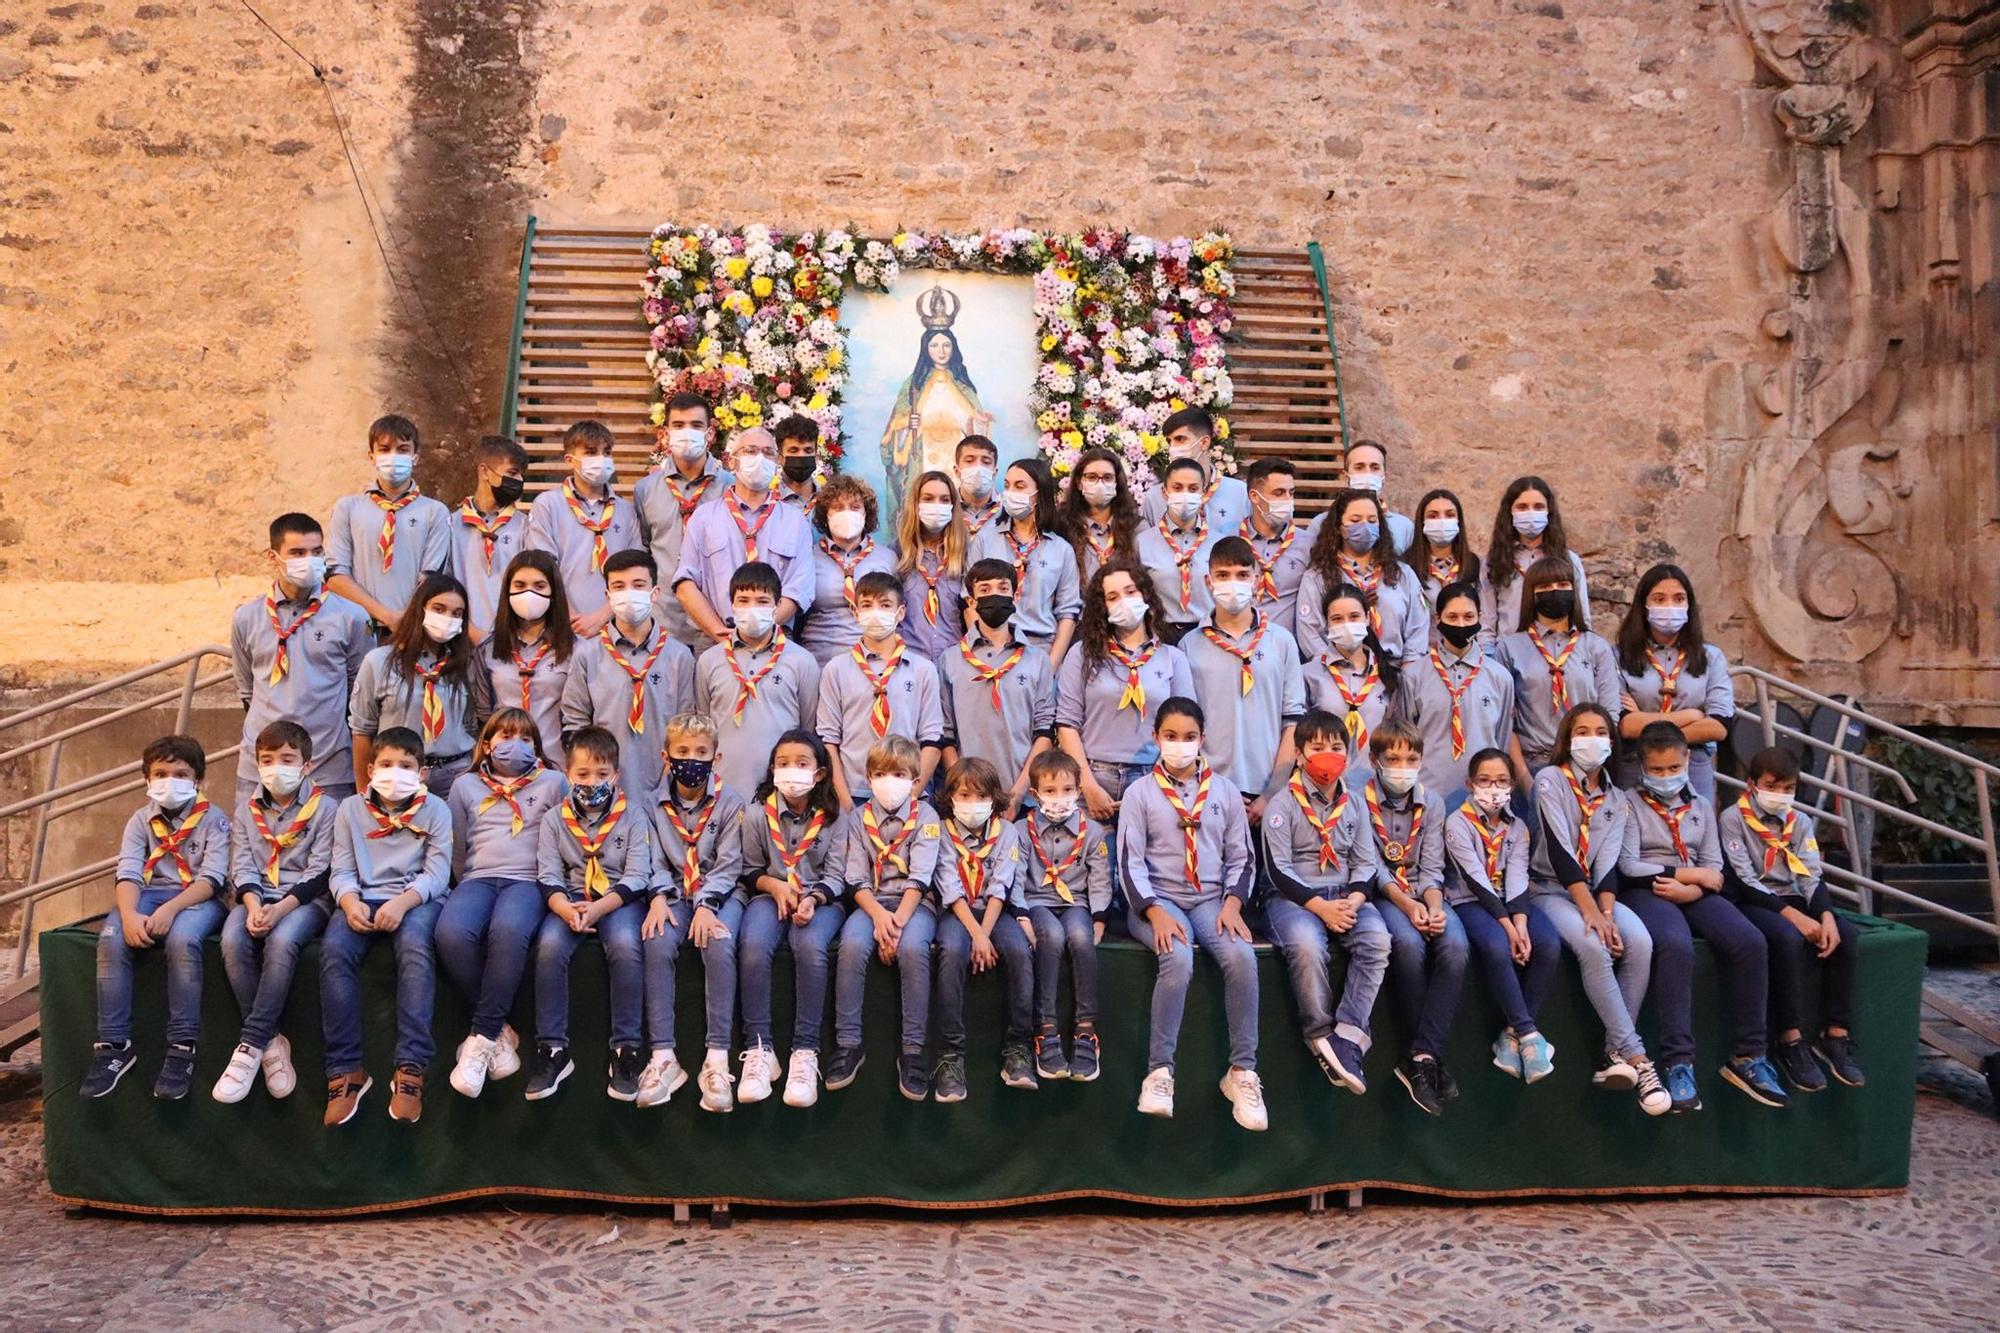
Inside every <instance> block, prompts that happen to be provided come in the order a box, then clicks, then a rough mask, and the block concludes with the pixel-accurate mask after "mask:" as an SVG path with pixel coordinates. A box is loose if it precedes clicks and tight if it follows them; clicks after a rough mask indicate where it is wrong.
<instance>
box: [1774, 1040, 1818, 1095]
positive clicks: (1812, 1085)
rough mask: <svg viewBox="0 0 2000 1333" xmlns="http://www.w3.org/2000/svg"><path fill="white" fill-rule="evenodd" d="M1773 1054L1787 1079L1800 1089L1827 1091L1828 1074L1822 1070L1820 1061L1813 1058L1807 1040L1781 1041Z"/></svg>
mask: <svg viewBox="0 0 2000 1333" xmlns="http://www.w3.org/2000/svg"><path fill="white" fill-rule="evenodd" d="M1772 1056H1773V1059H1774V1061H1775V1063H1776V1064H1777V1066H1778V1071H1779V1072H1780V1073H1782V1074H1783V1075H1784V1076H1785V1081H1786V1082H1787V1083H1789V1084H1791V1085H1792V1086H1793V1087H1794V1088H1796V1089H1797V1090H1798V1091H1800V1092H1825V1091H1826V1075H1825V1074H1824V1073H1822V1072H1821V1071H1820V1067H1819V1061H1817V1060H1815V1059H1813V1057H1812V1052H1811V1051H1809V1050H1807V1049H1806V1044H1805V1042H1803V1041H1781V1042H1779V1043H1778V1049H1777V1050H1776V1051H1774V1052H1772Z"/></svg>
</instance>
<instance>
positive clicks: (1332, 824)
mask: <svg viewBox="0 0 2000 1333" xmlns="http://www.w3.org/2000/svg"><path fill="white" fill-rule="evenodd" d="M1286 785H1287V786H1289V787H1290V788H1291V792H1292V799H1294V800H1296V801H1297V802H1298V803H1299V810H1300V812H1301V813H1302V814H1304V815H1305V817H1306V823H1307V824H1309V825H1311V826H1312V831H1313V832H1314V833H1316V834H1318V835H1319V868H1320V870H1321V871H1322V872H1323V873H1327V872H1332V871H1335V870H1338V869H1340V853H1339V852H1337V851H1335V850H1334V847H1333V835H1334V834H1335V833H1337V832H1339V831H1340V817H1341V816H1342V815H1344V814H1346V813H1347V788H1346V786H1345V785H1344V784H1343V785H1342V787H1341V788H1340V798H1339V799H1338V800H1336V801H1335V802H1334V803H1333V804H1332V806H1330V807H1329V808H1328V810H1327V812H1326V815H1325V817H1324V818H1322V817H1321V816H1320V813H1319V811H1317V810H1315V809H1314V808H1313V800H1312V793H1311V792H1310V791H1309V790H1307V788H1306V771H1305V770H1304V769H1303V768H1294V769H1293V770H1292V780H1291V782H1290V783H1288V784H1286Z"/></svg>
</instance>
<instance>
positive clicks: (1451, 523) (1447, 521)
mask: <svg viewBox="0 0 2000 1333" xmlns="http://www.w3.org/2000/svg"><path fill="white" fill-rule="evenodd" d="M1424 540H1425V541H1427V542H1429V543H1430V544H1431V545H1433V546H1449V545H1451V544H1452V543H1453V542H1455V541H1457V540H1458V520H1457V519H1455V518H1427V519H1425V520H1424Z"/></svg>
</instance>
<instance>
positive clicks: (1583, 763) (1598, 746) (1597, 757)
mask: <svg viewBox="0 0 2000 1333" xmlns="http://www.w3.org/2000/svg"><path fill="white" fill-rule="evenodd" d="M1569 757H1570V758H1571V759H1573V760H1575V761H1576V765H1577V767H1578V768H1583V769H1588V770H1589V771H1590V772H1592V773H1595V772H1596V771H1597V770H1598V769H1600V768H1603V767H1604V761H1605V760H1607V759H1609V758H1610V757H1611V738H1610V737H1609V736H1576V737H1573V738H1571V740H1570V743H1569Z"/></svg>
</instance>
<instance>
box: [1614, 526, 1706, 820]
mask: <svg viewBox="0 0 2000 1333" xmlns="http://www.w3.org/2000/svg"><path fill="white" fill-rule="evenodd" d="M1618 675H1619V683H1620V684H1621V685H1622V686H1623V687H1624V688H1623V692H1622V693H1621V694H1620V695H1619V704H1620V705H1621V709H1622V711H1621V712H1620V714H1619V718H1618V734H1619V736H1620V737H1621V738H1622V743H1621V744H1620V745H1619V747H1618V765H1617V769H1616V775H1617V778H1618V785H1619V786H1621V787H1627V788H1630V787H1636V786H1637V785H1638V784H1639V767H1640V764H1639V751H1638V746H1637V744H1636V742H1637V739H1638V736H1639V733H1640V732H1642V731H1644V730H1645V729H1646V726H1647V724H1648V723H1652V722H1671V723H1673V724H1674V725H1675V726H1677V727H1679V728H1680V729H1681V735H1683V736H1685V737H1686V738H1687V743H1688V784H1689V785H1690V786H1692V787H1693V788H1694V790H1695V794H1696V795H1698V796H1704V797H1706V798H1708V799H1709V800H1710V801H1713V800H1715V746H1716V743H1717V742H1718V741H1721V740H1722V739H1723V738H1725V737H1726V736H1728V734H1729V719H1731V718H1733V717H1735V716H1736V692H1735V690H1734V689H1733V688H1731V686H1730V683H1729V663H1728V661H1727V660H1725V659H1724V658H1723V656H1722V650H1721V649H1720V648H1718V647H1716V646H1715V645H1714V644H1712V643H1710V642H1708V640H1707V639H1706V638H1704V637H1703V635H1702V632H1701V606H1700V604H1699V603H1697V602H1696V601H1695V596H1694V582H1693V580H1691V579H1689V578H1688V576H1687V574H1686V573H1685V572H1684V571H1683V570H1682V569H1681V567H1680V566H1679V565H1654V566H1653V567H1652V568H1651V569H1649V570H1647V571H1646V572H1645V573H1644V574H1643V575H1641V576H1640V578H1639V586H1638V587H1637V588H1635V589H1634V590H1633V592H1632V605H1631V607H1630V608H1629V609H1628V610H1627V611H1626V612H1625V620H1624V622H1623V623H1622V624H1620V625H1619V627H1618Z"/></svg>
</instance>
